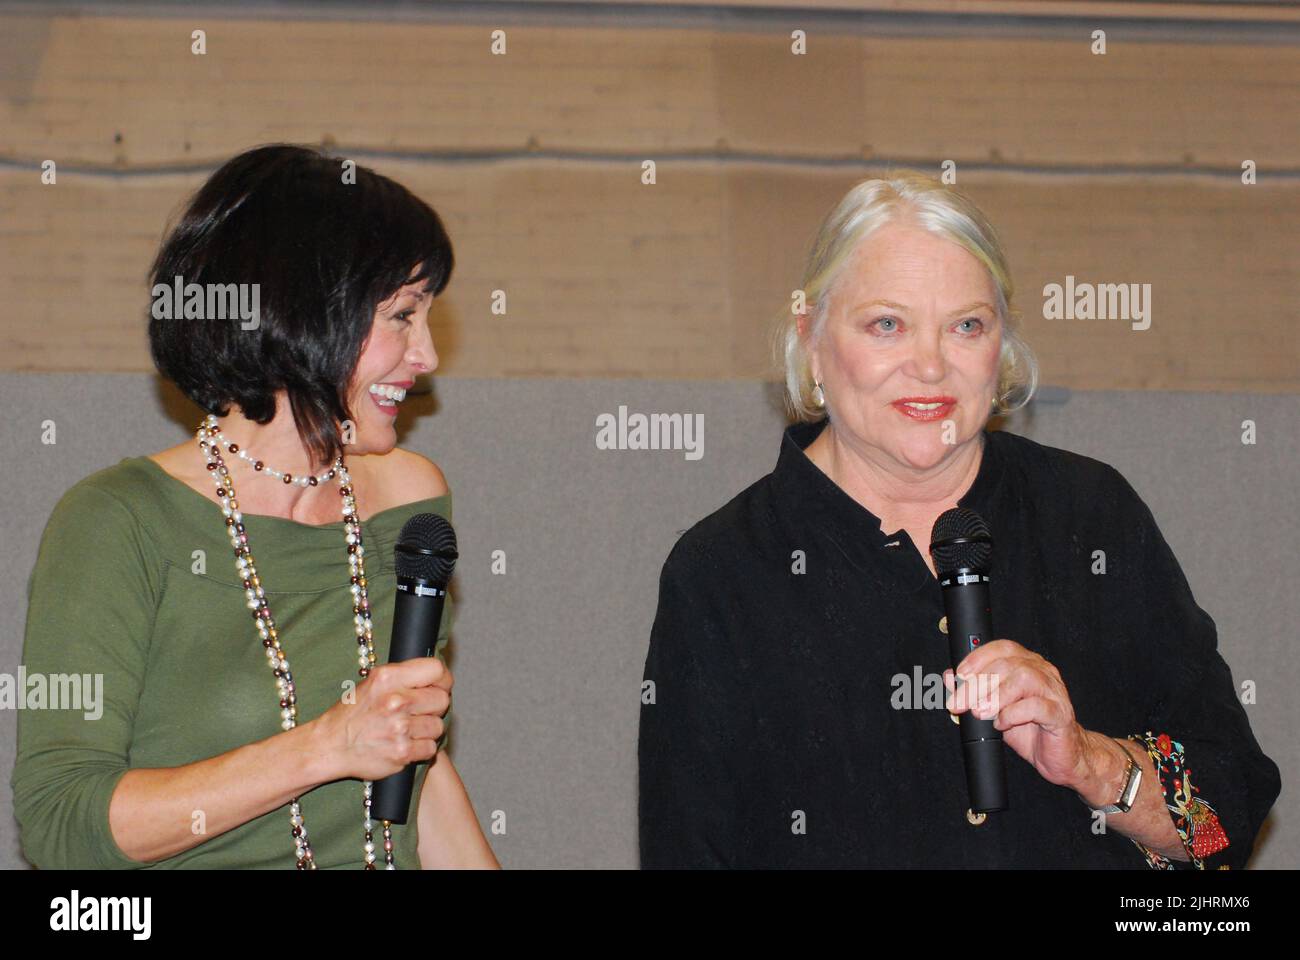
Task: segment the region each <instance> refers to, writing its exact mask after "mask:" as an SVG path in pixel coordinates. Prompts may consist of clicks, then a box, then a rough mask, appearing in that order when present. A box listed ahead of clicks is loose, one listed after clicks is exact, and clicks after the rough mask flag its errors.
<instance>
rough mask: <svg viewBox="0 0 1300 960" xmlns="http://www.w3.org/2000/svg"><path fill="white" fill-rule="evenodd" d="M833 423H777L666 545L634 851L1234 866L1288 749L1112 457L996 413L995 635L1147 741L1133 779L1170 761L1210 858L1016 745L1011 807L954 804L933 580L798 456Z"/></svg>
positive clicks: (879, 863) (986, 488) (775, 862)
mask: <svg viewBox="0 0 1300 960" xmlns="http://www.w3.org/2000/svg"><path fill="white" fill-rule="evenodd" d="M825 422H826V421H824V420H823V421H821V422H819V423H815V424H796V425H795V426H793V427H791V428H790V429H788V430H787V431H786V434H785V438H784V441H783V443H782V447H781V453H780V457H779V459H778V462H777V465H776V469H775V470H774V471H773V472H772V473H771V474H769V475H768V476H766V477H764V478H763V479H761V480H759V481H758V482H756V483H754V484H753V485H752V486H750V487H749V488H748V489H746V490H745V491H743V492H742V493H741V494H739V495H738V496H737V497H735V498H734V499H733V500H731V502H730V503H728V504H727V505H726V506H724V507H723V508H722V509H720V510H718V511H717V512H716V513H714V514H712V515H711V516H709V517H707V518H705V519H704V520H702V521H700V522H699V523H698V524H696V525H695V526H694V527H692V528H691V529H690V530H689V531H687V532H686V534H684V535H683V536H682V537H681V539H680V540H679V541H678V542H677V544H676V545H675V546H674V548H673V550H672V552H671V553H670V555H669V557H668V559H667V562H666V563H665V564H664V567H663V572H662V575H661V579H660V587H659V590H660V592H659V608H658V613H657V615H656V617H655V622H654V627H653V630H652V635H651V640H650V650H649V655H648V657H647V659H646V667H645V679H646V680H648V681H653V687H652V688H648V689H652V691H653V702H644V701H647V700H649V699H650V698H649V697H643V705H642V707H641V729H640V742H639V750H638V755H639V768H640V786H639V789H640V809H639V816H640V839H641V864H642V866H643V867H664V866H687V867H701V866H721V867H759V868H763V867H804V866H807V867H814V866H851V867H1040V868H1042V867H1096V868H1119V869H1125V868H1129V869H1134V868H1136V869H1145V868H1146V867H1147V866H1151V867H1156V868H1165V869H1169V868H1170V867H1171V864H1172V866H1174V867H1177V868H1180V869H1181V868H1187V869H1192V868H1194V867H1195V866H1202V867H1205V868H1211V869H1212V868H1216V867H1220V866H1225V865H1228V866H1231V867H1233V868H1239V867H1242V866H1244V865H1245V863H1246V860H1247V858H1248V857H1249V855H1250V852H1251V847H1252V844H1253V843H1254V840H1255V836H1256V834H1257V833H1258V831H1259V827H1260V824H1261V823H1262V822H1263V820H1264V817H1265V816H1266V815H1267V813H1268V811H1269V808H1270V807H1271V806H1272V805H1273V802H1274V800H1275V799H1276V798H1277V796H1278V793H1279V791H1280V789H1281V781H1280V777H1279V773H1278V768H1277V766H1276V765H1275V764H1274V763H1273V761H1272V760H1270V759H1269V758H1268V757H1267V756H1265V755H1264V754H1263V753H1262V752H1261V750H1260V748H1259V744H1258V743H1257V742H1256V740H1255V737H1254V735H1253V734H1252V733H1251V729H1250V724H1249V721H1248V720H1247V717H1246V710H1245V708H1244V707H1243V706H1242V704H1241V703H1240V702H1239V701H1238V699H1237V695H1236V690H1235V687H1234V685H1233V682H1232V677H1231V674H1230V673H1229V670H1228V667H1227V664H1225V663H1224V661H1223V659H1222V657H1220V656H1219V654H1218V652H1217V649H1216V648H1217V637H1216V631H1215V626H1214V622H1213V620H1211V619H1210V617H1209V616H1208V615H1207V614H1206V613H1205V612H1204V611H1203V610H1201V609H1200V608H1199V607H1198V606H1197V605H1196V602H1195V600H1194V599H1193V597H1192V593H1191V591H1190V589H1189V588H1188V585H1187V581H1186V578H1185V577H1184V576H1183V573H1182V570H1181V569H1180V568H1179V565H1178V562H1177V560H1175V558H1174V556H1173V553H1172V552H1171V551H1170V549H1169V546H1168V544H1167V543H1166V542H1165V540H1164V537H1163V536H1161V534H1160V531H1159V529H1158V528H1157V526H1156V523H1155V520H1154V519H1153V517H1152V515H1151V512H1150V510H1149V509H1148V508H1147V507H1146V505H1145V504H1144V503H1143V502H1142V500H1141V498H1140V497H1139V496H1138V495H1137V493H1136V492H1135V491H1134V490H1133V488H1132V487H1131V486H1130V485H1129V483H1128V482H1127V481H1126V480H1125V479H1124V478H1123V476H1121V475H1120V474H1119V472H1118V471H1116V470H1115V469H1114V468H1113V467H1110V466H1108V465H1107V464H1104V463H1101V462H1099V461H1097V460H1093V459H1091V458H1089V457H1085V456H1081V455H1079V454H1074V453H1070V452H1068V451H1065V450H1058V449H1055V448H1052V447H1046V446H1043V445H1041V444H1038V443H1035V442H1034V441H1032V440H1029V439H1026V438H1024V437H1020V436H1016V435H1014V434H1009V433H1004V432H988V431H986V432H985V434H984V437H985V447H984V453H983V456H982V458H981V462H980V467H979V473H978V475H977V477H976V479H975V481H974V483H973V485H972V486H971V489H970V490H969V492H968V493H967V494H966V495H965V496H964V497H962V498H961V500H960V501H959V505H960V506H963V507H969V508H971V509H973V510H975V511H976V512H978V513H979V514H980V515H981V516H983V517H984V519H985V520H986V521H987V522H988V523H989V526H990V528H991V530H992V533H993V536H994V540H995V549H994V560H993V568H992V571H991V575H992V585H991V607H992V614H993V627H994V637H995V638H1000V637H1007V638H1010V639H1012V640H1015V641H1016V642H1018V643H1020V644H1021V645H1023V646H1025V647H1026V648H1028V649H1030V650H1033V651H1036V652H1037V653H1039V654H1041V655H1042V656H1043V657H1045V658H1046V659H1047V660H1048V661H1050V662H1051V663H1053V664H1054V665H1055V666H1056V667H1057V669H1058V670H1059V671H1060V673H1061V677H1062V679H1063V680H1064V682H1065V685H1066V688H1067V689H1068V691H1069V694H1070V699H1071V702H1072V703H1073V705H1074V709H1075V714H1076V718H1077V719H1078V721H1079V723H1081V724H1082V725H1083V726H1084V727H1085V728H1087V729H1089V730H1095V731H1098V732H1100V733H1104V734H1106V735H1108V736H1114V737H1125V736H1128V735H1130V734H1137V735H1142V734H1146V735H1148V736H1147V739H1146V740H1145V741H1141V742H1139V741H1131V742H1130V744H1129V746H1130V749H1131V750H1132V752H1133V753H1134V755H1135V756H1136V757H1137V758H1138V759H1139V760H1148V759H1149V760H1150V762H1149V763H1148V765H1147V771H1146V774H1145V775H1146V776H1154V775H1155V774H1156V772H1157V771H1156V767H1155V765H1154V764H1155V761H1156V760H1159V761H1161V763H1162V772H1161V779H1162V780H1163V781H1164V783H1165V786H1166V793H1167V798H1168V800H1169V803H1170V806H1171V810H1170V815H1171V817H1172V818H1173V819H1174V822H1175V825H1176V826H1178V827H1180V828H1181V829H1180V834H1181V835H1183V837H1184V842H1185V845H1187V847H1188V849H1189V850H1197V851H1199V852H1201V853H1202V854H1203V856H1201V857H1198V858H1197V860H1196V861H1193V862H1192V863H1188V862H1179V861H1172V862H1171V861H1168V860H1164V858H1160V857H1158V856H1155V855H1152V856H1150V857H1148V856H1147V853H1146V851H1145V850H1144V849H1143V848H1141V847H1140V846H1139V845H1138V844H1136V843H1135V842H1134V841H1132V840H1130V839H1129V838H1127V837H1125V836H1124V835H1123V834H1120V833H1119V832H1117V831H1115V830H1113V829H1112V830H1110V831H1109V832H1101V833H1099V832H1097V826H1096V824H1097V823H1098V821H1099V818H1098V817H1096V816H1094V814H1093V813H1092V811H1091V810H1089V809H1088V808H1087V807H1086V806H1084V804H1083V803H1082V802H1080V800H1079V798H1078V796H1077V794H1075V792H1074V791H1073V790H1070V789H1068V788H1066V787H1061V786H1057V785H1055V784H1052V783H1049V782H1048V781H1047V780H1045V779H1043V778H1042V777H1041V776H1040V775H1039V774H1038V773H1037V771H1035V770H1034V769H1033V767H1031V766H1030V765H1029V764H1028V763H1026V762H1025V761H1024V760H1022V759H1021V758H1020V757H1019V756H1018V755H1016V754H1015V752H1014V751H1012V750H1011V749H1010V748H1009V747H1008V748H1005V749H1006V766H1007V783H1008V793H1009V800H1010V809H1008V810H1006V811H1003V812H999V813H992V814H989V815H988V816H987V819H986V820H985V821H984V822H983V823H982V824H979V825H972V823H970V822H969V820H968V818H967V806H968V800H967V796H966V786H965V774H964V768H963V762H962V756H961V750H960V743H959V739H958V729H957V727H956V725H955V724H953V723H952V721H951V718H950V716H949V714H948V712H947V710H946V709H945V708H944V691H943V688H942V685H941V682H940V681H939V680H938V676H939V675H941V674H942V673H943V671H944V670H945V669H946V668H947V667H948V666H949V662H948V653H947V638H946V637H945V635H944V634H943V633H942V632H941V630H940V620H941V618H942V617H943V615H944V607H943V598H942V594H941V591H940V588H939V585H938V583H937V581H936V580H935V578H934V576H933V575H932V574H931V573H930V571H929V569H928V568H927V567H926V565H925V562H924V561H923V559H922V557H921V555H920V553H919V552H918V551H917V547H916V546H915V545H913V543H912V541H911V539H910V537H909V536H908V535H907V533H906V532H905V531H902V530H900V531H898V532H897V533H890V534H888V535H887V534H886V533H885V532H884V531H882V530H881V529H880V521H879V519H878V518H876V517H875V516H873V515H872V514H871V513H870V512H869V511H867V510H866V509H865V508H863V507H862V506H861V505H860V504H858V503H857V502H856V501H854V500H853V499H852V498H851V497H849V496H848V494H846V493H845V492H844V491H843V490H841V489H840V488H839V487H838V486H837V485H836V484H835V483H834V482H833V481H831V480H830V478H828V477H827V476H826V475H825V474H824V473H822V471H821V470H820V469H819V468H818V467H817V466H816V465H815V464H813V463H812V461H810V460H809V459H808V457H807V456H806V455H805V454H804V452H803V450H804V448H805V447H807V446H808V444H809V443H811V442H812V440H813V439H815V438H816V436H817V435H818V434H819V433H820V432H821V430H822V428H823V427H824V425H825ZM926 546H927V545H924V544H922V545H921V548H922V549H925V548H926ZM1097 551H1101V552H1102V553H1101V554H1098V553H1097ZM800 552H801V553H800ZM801 557H802V562H803V564H804V572H802V573H800V572H796V571H797V570H798V569H799V564H800V558H801ZM1102 558H1104V564H1105V567H1104V569H1105V572H1104V573H1101V572H1094V571H1098V570H1100V566H1099V559H1102ZM926 675H929V677H928V678H927V676H926ZM918 677H920V679H921V681H922V682H921V684H919V687H920V689H915V688H916V687H917V686H918V685H917V684H916V683H915V680H916V678H918ZM936 685H937V689H936ZM927 689H928V690H929V691H930V693H929V696H928V697H926V696H925V694H926V691H927ZM918 704H919V705H920V706H921V707H922V708H921V709H917V708H916V707H917V706H918ZM1180 747H1181V751H1180V749H1179V748H1180ZM1182 762H1185V769H1184V768H1183V767H1182V766H1179V764H1180V763H1182ZM1188 781H1190V791H1189V789H1188V786H1189V783H1188ZM1216 817H1217V823H1216V822H1215V818H1216ZM1219 828H1221V831H1222V833H1221V834H1220V833H1219ZM1223 835H1226V839H1227V845H1226V846H1222V840H1223ZM1216 836H1218V838H1219V839H1218V841H1217V842H1216V840H1215V837H1216ZM1216 846H1218V847H1220V849H1217V850H1215V848H1216ZM1209 851H1213V852H1209Z"/></svg>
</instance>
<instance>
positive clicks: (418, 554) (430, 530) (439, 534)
mask: <svg viewBox="0 0 1300 960" xmlns="http://www.w3.org/2000/svg"><path fill="white" fill-rule="evenodd" d="M458 556H460V554H458V553H457V552H456V531H455V530H453V529H452V527H451V524H450V523H448V522H447V518H446V517H443V516H439V515H438V514H436V513H417V514H416V515H415V516H413V517H411V519H409V520H407V521H406V523H404V524H403V525H402V532H401V534H400V535H399V536H398V538H397V546H396V547H394V548H393V566H394V567H395V568H396V570H397V575H398V576H399V577H413V578H419V579H421V580H431V581H432V582H434V583H436V584H439V585H441V586H446V585H447V581H448V580H450V579H451V571H452V569H453V568H454V567H455V566H456V558H457V557H458Z"/></svg>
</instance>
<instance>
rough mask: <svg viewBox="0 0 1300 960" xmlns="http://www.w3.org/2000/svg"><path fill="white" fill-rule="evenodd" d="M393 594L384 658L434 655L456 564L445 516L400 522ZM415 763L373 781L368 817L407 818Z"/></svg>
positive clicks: (424, 515)
mask: <svg viewBox="0 0 1300 960" xmlns="http://www.w3.org/2000/svg"><path fill="white" fill-rule="evenodd" d="M393 556H394V561H393V562H394V566H395V567H396V569H397V595H396V597H395V598H394V600H393V639H392V643H391V644H390V645H389V648H388V662H389V663H400V662H401V661H403V660H412V659H414V658H415V657H429V656H432V655H433V648H434V646H436V644H437V642H438V628H439V626H440V625H441V624H442V608H443V607H444V606H445V605H446V603H447V581H449V580H450V579H451V571H452V569H453V568H454V567H455V566H456V558H457V556H458V554H457V553H456V532H455V531H454V530H452V528H451V524H450V523H448V522H447V520H446V518H445V517H440V516H438V514H436V513H417V514H416V515H415V516H413V517H411V519H410V520H407V521H406V523H405V524H403V525H402V532H401V534H400V535H399V537H398V540H397V546H396V547H395V548H394V550H393ZM416 766H418V764H417V763H409V764H407V765H406V767H405V768H404V769H402V770H399V771H397V772H396V773H393V774H390V775H389V776H387V777H384V779H382V780H376V781H375V782H374V783H373V784H371V787H370V818H371V819H372V820H387V821H388V822H389V823H406V817H407V814H408V812H409V811H410V807H411V788H412V787H413V786H414V785H415V768H416Z"/></svg>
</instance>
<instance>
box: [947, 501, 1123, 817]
mask: <svg viewBox="0 0 1300 960" xmlns="http://www.w3.org/2000/svg"><path fill="white" fill-rule="evenodd" d="M931 540H932V542H931V544H930V553H931V556H932V557H933V558H934V564H935V571H936V573H937V574H938V577H939V584H940V586H941V587H942V588H943V599H944V607H945V608H946V612H947V616H948V646H949V656H950V658H951V661H952V669H950V670H946V671H945V672H944V677H943V682H944V686H945V687H947V689H948V691H949V693H950V694H952V696H951V700H950V702H951V706H950V707H949V709H950V711H951V712H952V713H953V714H954V715H956V716H957V717H958V718H959V722H960V724H961V740H962V750H963V753H964V755H965V760H966V782H967V788H968V790H969V791H970V798H971V807H970V808H971V811H972V812H974V813H984V812H992V811H994V810H1005V809H1007V807H1008V806H1009V804H1008V801H1007V796H1006V792H1007V790H1006V771H1005V766H1004V762H1005V757H1004V754H1005V751H1004V750H1003V748H1002V744H1003V741H1005V743H1006V745H1007V746H1009V747H1011V749H1012V750H1014V751H1015V752H1016V754H1017V755H1018V756H1020V757H1021V758H1023V759H1024V760H1026V761H1027V762H1028V763H1030V764H1031V765H1032V766H1033V767H1034V769H1035V770H1037V771H1038V773H1039V774H1040V775H1041V776H1042V777H1043V779H1045V780H1047V781H1048V782H1049V783H1055V784H1058V785H1061V786H1066V787H1069V788H1071V789H1073V790H1076V791H1079V792H1080V794H1081V795H1083V794H1086V793H1093V792H1096V791H1097V790H1098V789H1099V788H1098V779H1099V774H1098V771H1100V770H1104V769H1106V768H1107V767H1108V765H1111V766H1113V761H1114V758H1115V750H1116V749H1118V748H1117V747H1115V746H1114V745H1111V744H1107V743H1106V740H1107V739H1108V738H1107V737H1105V736H1103V735H1102V734H1099V733H1093V732H1091V731H1088V730H1085V729H1084V728H1083V726H1081V725H1080V724H1079V723H1078V721H1077V720H1076V719H1075V716H1074V705H1073V704H1072V703H1071V702H1070V695H1069V692H1068V691H1067V690H1066V688H1065V681H1064V680H1062V678H1061V674H1060V671H1058V670H1057V669H1056V667H1055V666H1053V665H1052V664H1051V663H1050V662H1048V661H1047V660H1046V659H1045V658H1044V657H1042V656H1040V655H1039V654H1037V653H1035V652H1034V651H1032V650H1029V649H1026V648H1025V647H1023V646H1021V645H1020V644H1019V643H1016V642H1015V641H1014V640H1008V639H1005V638H1002V639H997V640H994V639H993V625H992V612H991V609H990V604H989V567H990V562H991V559H992V555H993V541H992V538H991V537H990V535H989V530H988V525H987V524H985V522H984V520H983V519H982V518H981V517H980V516H979V514H977V513H975V512H974V511H973V510H967V509H964V508H954V509H952V510H948V511H946V512H945V513H944V514H943V515H942V516H940V517H939V519H938V520H937V521H936V522H935V525H934V531H933V533H932V535H931ZM959 668H960V670H961V675H962V676H964V677H967V678H970V680H971V682H966V683H963V684H962V685H961V687H960V688H957V687H956V686H955V677H956V671H957V670H958V669H959ZM1108 754H1109V759H1108V757H1107V755H1108Z"/></svg>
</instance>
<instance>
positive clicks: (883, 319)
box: [873, 317, 898, 333]
mask: <svg viewBox="0 0 1300 960" xmlns="http://www.w3.org/2000/svg"><path fill="white" fill-rule="evenodd" d="M876 323H878V324H879V323H892V324H894V327H890V328H889V329H888V330H886V331H885V332H886V333H893V332H894V329H895V328H896V327H897V325H898V321H897V320H895V319H894V318H893V317H881V318H880V319H879V320H877V321H876ZM873 326H874V324H873ZM882 329H883V328H882Z"/></svg>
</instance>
